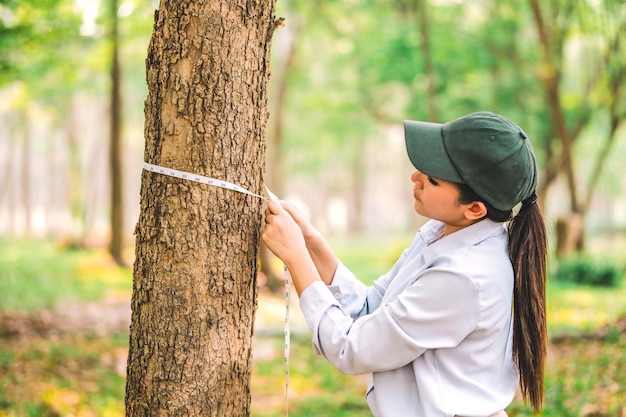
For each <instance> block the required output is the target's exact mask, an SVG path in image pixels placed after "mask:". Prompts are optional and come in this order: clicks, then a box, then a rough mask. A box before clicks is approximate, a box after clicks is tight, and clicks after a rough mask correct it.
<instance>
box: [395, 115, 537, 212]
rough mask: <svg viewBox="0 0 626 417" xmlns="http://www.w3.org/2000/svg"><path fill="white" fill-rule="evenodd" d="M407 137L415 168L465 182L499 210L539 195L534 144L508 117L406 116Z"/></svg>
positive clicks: (508, 208) (450, 179)
mask: <svg viewBox="0 0 626 417" xmlns="http://www.w3.org/2000/svg"><path fill="white" fill-rule="evenodd" d="M404 138H405V141H406V148H407V151H408V154H409V159H410V160H411V162H412V163H413V165H414V166H415V168H417V169H418V170H419V171H421V172H423V173H424V174H426V175H430V176H431V177H434V178H440V179H442V180H446V181H452V182H456V183H460V184H467V185H468V186H469V187H470V188H471V189H472V190H474V191H475V192H476V193H477V194H478V195H479V196H481V197H482V198H484V199H485V201H487V202H488V203H489V204H491V205H492V206H493V207H495V208H496V209H498V210H510V209H512V208H513V207H514V206H515V205H516V204H517V203H519V202H520V201H522V200H525V199H527V198H529V197H531V196H532V195H533V194H534V193H535V188H536V187H537V163H536V161H535V154H534V151H533V146H532V144H531V143H530V140H528V135H526V133H525V132H524V131H523V130H522V128H520V127H519V126H517V125H516V124H515V123H513V122H512V121H510V120H509V119H507V118H506V117H504V116H501V115H499V114H495V113H491V112H477V113H472V114H468V115H467V116H464V117H461V118H460V119H456V120H454V121H451V122H448V123H444V124H439V123H429V122H416V121H412V120H405V121H404Z"/></svg>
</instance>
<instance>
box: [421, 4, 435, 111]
mask: <svg viewBox="0 0 626 417" xmlns="http://www.w3.org/2000/svg"><path fill="white" fill-rule="evenodd" d="M415 11H416V13H417V23H418V25H419V30H420V34H421V41H422V43H421V46H422V47H421V48H420V49H421V51H422V59H423V60H424V75H426V79H427V80H428V85H427V88H426V106H427V108H428V120H429V121H431V122H438V121H439V114H438V112H437V85H436V84H437V74H436V73H435V67H434V65H433V59H432V53H431V50H430V29H429V27H428V21H429V19H428V0H416V1H415Z"/></svg>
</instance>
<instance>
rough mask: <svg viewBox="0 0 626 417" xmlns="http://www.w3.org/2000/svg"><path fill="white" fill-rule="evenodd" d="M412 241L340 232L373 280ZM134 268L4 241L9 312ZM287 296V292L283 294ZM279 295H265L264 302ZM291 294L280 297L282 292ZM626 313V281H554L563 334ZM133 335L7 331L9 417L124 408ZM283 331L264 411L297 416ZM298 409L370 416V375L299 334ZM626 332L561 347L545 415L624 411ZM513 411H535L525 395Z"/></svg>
mask: <svg viewBox="0 0 626 417" xmlns="http://www.w3.org/2000/svg"><path fill="white" fill-rule="evenodd" d="M408 243H409V239H407V238H399V239H389V240H382V239H375V238H365V239H359V240H357V241H356V242H355V241H351V240H348V239H346V240H336V241H333V242H332V244H333V247H334V248H335V250H336V252H337V254H338V255H339V257H340V258H341V259H342V260H343V261H344V263H345V264H346V265H348V266H349V267H350V268H351V269H352V270H353V271H354V272H355V273H356V274H357V276H359V277H360V278H362V279H363V280H364V281H366V282H371V281H372V280H373V279H375V278H376V277H377V276H379V275H380V274H382V273H385V272H386V271H387V269H388V268H389V267H390V266H391V264H392V263H393V262H394V261H395V259H396V258H397V257H398V255H399V254H400V252H401V250H402V248H403V247H404V246H406V244H408ZM130 289H131V272H130V271H129V270H127V269H121V268H118V267H116V266H115V265H114V264H113V263H112V262H111V261H110V260H109V258H108V256H107V254H106V253H105V252H104V251H101V250H98V251H70V250H65V249H62V248H59V247H57V246H56V245H54V244H53V243H51V242H28V241H26V242H24V241H23V242H10V243H9V242H7V241H0V310H3V311H7V310H9V311H12V310H37V309H41V308H49V307H53V306H55V305H58V304H59V303H62V302H63V301H66V300H69V299H72V300H94V299H97V298H99V297H104V296H106V295H107V294H109V293H111V292H122V293H123V294H127V295H128V294H130ZM278 297H280V296H278ZM267 301H268V300H260V301H259V309H262V308H263V305H264V303H266V304H267ZM277 302H279V301H277ZM624 316H626V286H625V285H624V284H623V283H622V285H621V286H619V287H618V288H613V289H606V288H590V287H582V286H575V285H571V284H566V283H562V282H553V281H550V283H549V286H548V321H549V331H550V333H551V334H576V333H580V332H589V331H593V330H594V329H596V328H598V327H602V326H606V325H607V324H611V323H615V322H616V320H617V319H618V318H620V317H624ZM127 337H128V336H127V335H126V334H115V335H108V336H102V337H101V336H97V337H96V336H89V335H73V334H55V335H53V337H50V338H43V337H39V336H36V335H35V336H31V337H28V338H23V339H17V340H12V339H2V338H0V417H9V416H10V417H18V416H19V417H22V416H29V417H30V416H66V415H74V416H104V417H117V416H120V417H121V416H123V415H124V380H125V379H124V373H123V370H120V363H121V364H122V368H123V364H124V363H125V360H126V356H127V346H128V340H127ZM282 345H283V340H282V336H276V337H265V336H260V335H259V336H255V340H254V358H255V359H254V369H253V375H252V380H251V384H252V387H251V388H252V396H253V400H252V413H251V415H252V416H253V417H278V416H284V415H285V391H284V383H285V376H284V362H283V357H282V355H283V351H282ZM290 360H291V367H290V373H291V383H290V389H289V411H290V412H289V414H290V415H291V416H294V417H296V416H297V417H306V416H311V417H313V416H315V417H320V416H321V417H323V416H329V417H330V416H332V417H344V416H345V417H348V416H351V417H362V416H363V417H364V416H370V415H371V414H370V412H369V410H368V408H367V404H366V402H365V398H364V392H365V390H366V387H367V380H368V377H367V376H356V377H355V376H348V375H343V374H341V373H339V372H338V371H336V370H335V369H333V368H332V366H330V365H329V364H328V362H326V361H325V360H324V359H323V358H322V357H320V356H316V355H313V353H312V351H311V342H310V338H309V335H308V334H307V335H294V336H293V338H292V353H291V356H290ZM623 381H626V335H624V334H623V333H620V332H619V331H618V330H617V329H614V330H613V331H609V337H608V338H605V339H603V340H583V339H567V340H566V341H565V342H562V343H558V344H552V345H551V346H550V353H549V362H548V366H547V369H546V405H545V408H544V411H543V413H542V414H541V415H542V416H547V417H556V416H559V417H569V416H572V417H573V416H583V415H591V413H597V414H596V415H604V416H618V415H620V407H623V406H624V404H626V384H624V382H623ZM507 412H508V413H509V416H510V417H513V416H532V415H533V414H532V412H531V411H530V409H529V407H528V406H525V405H523V404H522V403H521V401H519V400H516V401H515V402H514V403H513V404H512V405H511V406H510V407H509V408H508V409H507Z"/></svg>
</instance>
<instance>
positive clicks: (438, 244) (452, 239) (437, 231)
mask: <svg viewBox="0 0 626 417" xmlns="http://www.w3.org/2000/svg"><path fill="white" fill-rule="evenodd" d="M443 232H444V224H443V222H440V221H438V220H430V221H429V222H428V223H426V224H425V225H424V226H422V228H420V230H419V234H420V236H421V238H422V240H423V241H424V242H425V243H426V244H428V243H429V242H433V241H435V240H436V239H437V238H439V237H440V236H441V235H442V234H443ZM500 233H506V226H505V224H504V223H501V222H494V221H493V220H489V219H483V220H481V221H479V222H477V223H474V224H472V225H470V226H467V227H464V228H463V229H461V230H457V231H456V232H454V233H452V234H450V235H448V236H446V237H445V238H443V239H441V240H436V241H435V242H433V243H432V244H431V245H430V246H426V247H425V248H424V250H423V251H422V254H423V256H424V261H425V262H426V263H429V262H430V260H431V259H433V258H434V257H435V256H437V255H439V254H441V253H444V252H448V251H450V250H454V249H458V248H460V247H470V246H474V245H476V244H478V243H480V242H482V241H483V240H485V239H487V238H489V237H491V236H493V235H496V234H500Z"/></svg>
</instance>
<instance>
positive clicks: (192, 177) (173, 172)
mask: <svg viewBox="0 0 626 417" xmlns="http://www.w3.org/2000/svg"><path fill="white" fill-rule="evenodd" d="M143 167H144V169H145V170H147V171H150V172H156V173H158V174H163V175H167V176H170V177H175V178H180V179H183V180H188V181H194V182H199V183H201V184H207V185H212V186H214V187H219V188H224V189H227V190H232V191H237V192H238V193H243V194H247V195H251V196H254V197H258V198H261V199H263V200H275V201H278V200H279V198H278V197H277V196H276V195H275V194H274V193H272V192H271V191H270V189H269V188H267V186H265V191H266V192H267V195H268V196H269V198H268V197H265V196H262V195H260V194H255V193H253V192H251V191H248V190H246V189H245V188H243V187H240V186H238V185H237V184H233V183H232V182H228V181H223V180H219V179H216V178H210V177H205V176H203V175H197V174H192V173H190V172H185V171H179V170H177V169H172V168H165V167H162V166H159V165H154V164H149V163H147V162H144V163H143ZM283 269H284V271H285V351H284V358H285V413H286V415H287V417H288V416H289V353H290V350H291V348H290V345H291V343H290V339H291V332H290V330H289V306H290V304H291V295H290V287H291V275H290V274H289V270H288V269H287V266H285V265H284V264H283Z"/></svg>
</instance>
